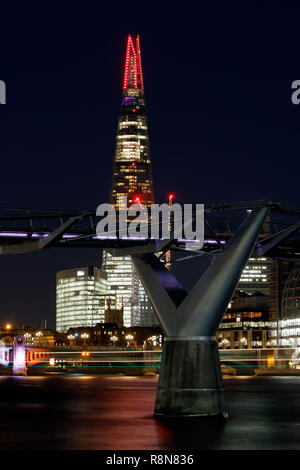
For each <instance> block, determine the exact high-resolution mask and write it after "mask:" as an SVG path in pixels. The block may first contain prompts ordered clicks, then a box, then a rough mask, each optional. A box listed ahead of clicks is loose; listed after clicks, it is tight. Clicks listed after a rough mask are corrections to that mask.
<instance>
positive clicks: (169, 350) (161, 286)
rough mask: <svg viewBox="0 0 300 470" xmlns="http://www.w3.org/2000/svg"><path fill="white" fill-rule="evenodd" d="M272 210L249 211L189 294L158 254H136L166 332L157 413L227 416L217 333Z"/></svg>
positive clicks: (145, 286)
mask: <svg viewBox="0 0 300 470" xmlns="http://www.w3.org/2000/svg"><path fill="white" fill-rule="evenodd" d="M267 214H268V208H262V209H259V210H257V211H253V212H251V213H250V214H248V215H247V217H246V218H245V220H244V221H243V223H242V224H241V225H240V227H239V229H238V230H237V232H236V233H235V235H234V237H233V238H232V239H231V241H230V242H229V243H228V245H227V246H226V247H225V248H224V249H223V251H222V252H221V253H220V254H218V255H217V257H216V258H215V260H214V261H213V262H212V263H211V264H210V266H209V267H208V269H207V270H206V271H205V273H204V274H203V275H202V277H201V278H200V279H199V280H198V282H197V283H196V285H195V286H194V287H193V288H192V289H191V291H190V292H189V293H187V292H186V291H185V290H184V289H183V287H182V286H181V285H180V283H179V282H178V281H177V279H176V278H175V277H174V276H173V275H172V274H171V273H170V272H169V271H168V270H167V269H166V268H165V267H164V265H163V264H162V263H161V262H160V261H159V259H158V258H157V256H156V255H155V254H154V253H151V254H140V255H134V256H132V261H133V264H134V266H135V269H136V270H137V273H138V274H139V277H140V279H141V281H142V283H143V285H144V288H145V290H146V292H147V294H148V295H149V297H150V299H151V302H152V305H153V307H154V310H155V313H156V315H157V317H158V320H159V322H160V325H161V327H162V329H163V331H164V333H165V336H166V338H165V339H166V342H165V345H164V349H163V353H162V361H161V369H160V376H159V383H158V390H157V396H156V404H155V414H156V415H161V416H173V417H180V416H183V417H184V416H192V417H193V416H216V415H221V416H224V417H226V416H227V411H226V406H225V402H224V397H223V382H222V374H221V366H220V359H219V352H218V347H217V344H216V340H215V334H216V331H217V329H218V327H219V324H220V322H221V320H222V317H223V315H224V313H225V311H226V309H227V306H228V303H229V301H230V299H231V297H232V295H233V293H234V290H235V288H236V285H237V284H238V281H239V279H240V276H241V273H242V271H243V269H244V267H245V265H246V263H247V261H248V259H249V257H250V255H251V252H252V250H253V248H254V246H255V243H256V241H257V238H258V235H259V233H260V230H261V228H262V225H263V223H264V220H265V218H266V216H267Z"/></svg>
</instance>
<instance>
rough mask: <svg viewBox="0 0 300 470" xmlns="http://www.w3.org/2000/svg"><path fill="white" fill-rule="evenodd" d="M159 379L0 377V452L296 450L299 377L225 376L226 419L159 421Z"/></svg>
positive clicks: (299, 415) (298, 440)
mask: <svg viewBox="0 0 300 470" xmlns="http://www.w3.org/2000/svg"><path fill="white" fill-rule="evenodd" d="M157 382H158V378H157V377H130V376H118V375H115V376H112V375H111V376H109V375H102V376H101V375H98V376H97V375H61V376H38V377H35V376H30V377H3V376H2V377H0V407H1V420H0V448H1V449H9V450H11V449H28V450H34V449H45V450H48V449H49V450H53V449H58V450H61V449H72V450H75V449H78V450H82V449H86V450H91V449H105V450H110V449H116V450H125V449H134V450H154V449H158V450H178V449H195V450H196V449H232V450H238V449H241V450H245V449H263V450H271V449H277V450H278V449H285V450H295V449H300V432H299V430H300V377H225V378H224V386H225V397H226V401H227V405H228V412H229V420H228V421H226V422H225V423H222V422H220V421H217V420H214V419H211V418H201V419H199V418H198V419H183V418H181V419H179V420H178V419H169V420H158V419H156V418H155V417H154V416H153V408H154V401H155V394H156V387H157Z"/></svg>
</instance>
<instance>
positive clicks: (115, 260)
mask: <svg viewBox="0 0 300 470" xmlns="http://www.w3.org/2000/svg"><path fill="white" fill-rule="evenodd" d="M124 196H126V197H127V205H128V206H130V205H131V204H133V203H139V202H140V203H143V204H144V205H146V206H147V207H150V205H151V204H152V203H153V202H154V195H153V185H152V169H151V160H150V149H149V137H148V128H147V120H146V107H145V96H144V83H143V73H142V62H141V50H140V42H139V36H137V37H136V39H135V41H134V40H133V38H132V37H131V36H130V35H129V36H128V39H127V49H126V59H125V71H124V80H123V93H122V106H121V113H120V118H119V123H118V131H117V138H116V147H115V157H114V164H113V175H112V189H111V193H110V203H111V204H113V205H114V206H115V207H116V209H118V207H119V202H120V198H121V197H124ZM102 273H103V276H105V282H106V285H105V290H106V298H107V299H108V298H109V299H110V304H111V306H112V307H115V308H117V307H118V305H120V304H122V305H123V312H124V313H123V315H124V326H126V327H129V326H151V325H156V324H157V320H156V317H155V314H154V311H153V309H152V307H151V304H150V301H149V299H148V297H147V295H146V293H145V291H144V288H143V286H142V284H141V282H140V280H139V279H138V277H137V274H136V272H135V270H134V267H133V264H132V262H131V259H130V257H129V256H125V257H115V256H111V255H110V254H109V253H107V252H106V251H103V257H102Z"/></svg>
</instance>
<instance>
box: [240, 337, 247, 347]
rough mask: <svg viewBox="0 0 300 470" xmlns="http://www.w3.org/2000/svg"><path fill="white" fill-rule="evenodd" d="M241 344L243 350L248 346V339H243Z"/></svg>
mask: <svg viewBox="0 0 300 470" xmlns="http://www.w3.org/2000/svg"><path fill="white" fill-rule="evenodd" d="M240 342H241V343H242V348H243V347H245V346H246V345H247V339H246V338H241V339H240Z"/></svg>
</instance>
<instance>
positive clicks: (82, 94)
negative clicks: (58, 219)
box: [0, 8, 300, 327]
mask: <svg viewBox="0 0 300 470" xmlns="http://www.w3.org/2000/svg"><path fill="white" fill-rule="evenodd" d="M276 12H277V13H278V11H277V10H276V8H275V13H276ZM275 13H274V14H275ZM270 14H271V15H272V13H270V12H269V11H267V10H264V9H263V8H262V9H261V12H260V15H261V16H260V17H259V18H258V19H257V23H256V32H255V38H253V36H252V28H251V27H250V26H251V25H252V23H251V15H250V16H249V18H248V20H246V19H245V21H244V23H243V32H242V33H241V28H240V27H239V26H236V30H239V33H241V34H240V36H239V41H238V42H235V41H234V31H236V30H235V29H230V28H229V25H230V24H231V25H232V24H233V23H234V22H233V20H232V23H230V21H231V20H230V19H229V18H228V17H227V20H228V23H227V24H226V25H225V24H224V25H223V26H222V24H221V23H220V22H218V20H217V22H215V20H214V22H212V21H208V22H207V24H204V21H203V19H202V20H201V21H202V22H201V25H202V28H201V31H199V29H198V27H197V28H196V27H195V26H193V25H191V24H190V23H186V22H184V20H183V22H182V21H181V19H179V18H177V21H176V20H175V21H169V22H167V21H164V22H163V23H162V22H158V23H155V22H152V23H151V22H149V23H146V22H145V21H142V20H138V19H137V18H135V19H134V20H132V21H129V22H128V24H126V27H125V25H124V19H122V21H121V20H120V19H119V20H118V19H116V23H115V24H114V25H112V24H111V23H110V24H107V25H105V24H104V23H103V22H102V23H101V21H99V20H98V19H95V20H90V21H91V22H92V25H93V28H89V25H88V23H86V24H84V25H83V26H82V27H83V30H84V31H85V34H84V35H83V36H82V35H79V36H76V31H75V30H74V29H73V28H72V27H71V26H69V29H68V27H65V29H63V28H62V27H61V26H59V25H57V27H56V30H55V31H56V33H55V31H54V30H51V29H49V28H47V27H46V28H45V29H44V31H39V43H38V44H37V43H35V40H34V31H37V30H35V29H34V26H33V25H32V26H33V28H31V31H32V32H31V33H29V32H28V30H29V29H30V28H29V29H26V30H25V29H24V28H23V29H22V27H20V29H19V30H18V32H16V33H15V36H14V38H12V37H11V36H10V35H9V34H8V35H6V36H5V41H4V42H3V43H2V47H1V61H2V70H3V72H2V76H1V79H3V80H5V82H6V85H7V97H8V98H7V99H8V104H7V105H6V106H5V107H2V108H1V110H2V111H1V112H2V114H1V117H0V119H1V128H2V130H3V132H2V135H1V139H2V140H1V142H2V159H3V165H4V170H5V172H6V177H5V178H2V185H1V188H0V192H1V200H2V204H3V205H4V206H6V207H18V206H19V207H20V206H21V205H23V203H24V204H25V203H26V206H28V207H30V206H31V207H49V208H50V207H51V208H56V207H57V208H76V209H77V208H87V209H95V208H96V207H97V205H98V204H99V203H101V202H105V201H107V200H108V194H109V189H110V176H111V164H112V152H113V145H114V139H115V133H116V121H117V116H118V114H119V89H120V87H121V86H122V72H123V67H122V66H121V62H120V55H119V51H120V45H121V44H123V45H124V47H123V50H124V49H125V44H126V38H127V31H129V30H131V31H133V32H135V31H136V32H139V33H140V36H141V40H142V43H143V52H144V56H146V57H147V61H144V64H143V67H144V74H146V75H147V83H149V84H151V88H150V89H149V87H148V89H147V90H146V100H147V112H148V123H149V129H150V133H151V149H152V160H153V176H154V180H155V181H157V189H156V198H157V201H159V202H162V201H166V199H167V194H168V193H169V192H170V191H171V192H173V193H174V194H175V196H176V200H178V201H179V202H200V203H202V202H203V203H207V202H214V201H221V200H228V201H230V200H242V199H245V200H247V199H249V200H250V199H258V198H264V197H266V198H268V197H272V199H277V200H282V201H286V202H289V203H295V204H299V200H298V195H297V192H296V191H295V188H296V187H297V168H298V167H299V158H298V155H299V152H298V140H299V139H298V123H299V108H298V107H297V106H295V105H293V104H292V102H291V83H292V81H293V80H295V79H297V77H298V76H299V73H300V70H299V71H298V69H299V66H298V65H297V61H295V57H296V56H295V51H296V49H293V44H294V43H295V41H293V28H292V27H291V28H289V29H288V30H286V32H285V35H283V34H282V37H281V41H280V42H279V41H278V40H276V36H275V24H276V21H275V22H274V25H273V26H272V25H271V26H270V29H269V30H268V31H269V36H268V37H265V35H264V29H263V27H264V24H265V23H264V22H265V21H266V20H267V18H269V15H270ZM283 18H284V16H283ZM287 19H289V25H290V21H293V19H291V18H290V16H286V20H287ZM248 21H249V22H248ZM29 24H30V21H29ZM120 24H122V25H123V26H120ZM64 26H65V25H64ZM36 27H37V28H38V26H36ZM65 31H66V32H65ZM154 31H155V32H154ZM178 31H181V33H180V34H178ZM1 34H4V33H3V31H2V33H1ZM162 39H163V46H164V47H163V48H162ZM5 46H7V47H5ZM8 46H9V47H8ZM79 46H80V47H79ZM8 50H9V53H8ZM87 51H89V52H88V53H87ZM166 51H167V53H166ZM66 58H67V60H66ZM124 60H125V53H124V54H123V61H124ZM24 61H25V62H26V73H23V75H22V80H21V79H20V73H19V69H20V66H22V64H24V63H25V62H24ZM24 70H25V69H24ZM59 70H63V73H61V74H59V73H58V71H59ZM58 108H59V111H58ZM101 116H105V117H104V118H103V117H101ZM46 162H47V163H46ZM45 166H46V169H45ZM20 195H22V197H20ZM96 260H97V262H96ZM98 260H99V252H98V250H82V251H80V250H65V251H64V253H62V252H61V251H60V250H56V249H51V250H49V251H48V252H45V253H41V254H32V255H30V256H29V255H26V254H25V255H20V256H18V257H2V261H1V266H2V268H1V269H2V270H3V281H2V285H1V296H2V302H1V305H0V315H1V318H3V321H16V322H24V319H28V322H29V323H32V324H36V325H37V326H38V325H41V324H43V323H44V320H45V319H46V320H47V324H48V325H49V326H52V327H54V322H55V275H56V272H57V271H60V270H62V269H67V268H72V267H80V266H85V265H89V264H98V265H99V263H100V261H99V263H98ZM197 266H198V261H197V260H195V261H193V262H192V263H191V269H190V272H189V273H188V275H187V276H186V279H185V282H187V283H188V284H191V283H192V277H193V274H194V273H195V271H196V270H197ZM176 269H177V268H176ZM178 270H179V268H178ZM15 289H17V291H18V293H19V295H18V296H15V295H14V292H15Z"/></svg>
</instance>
